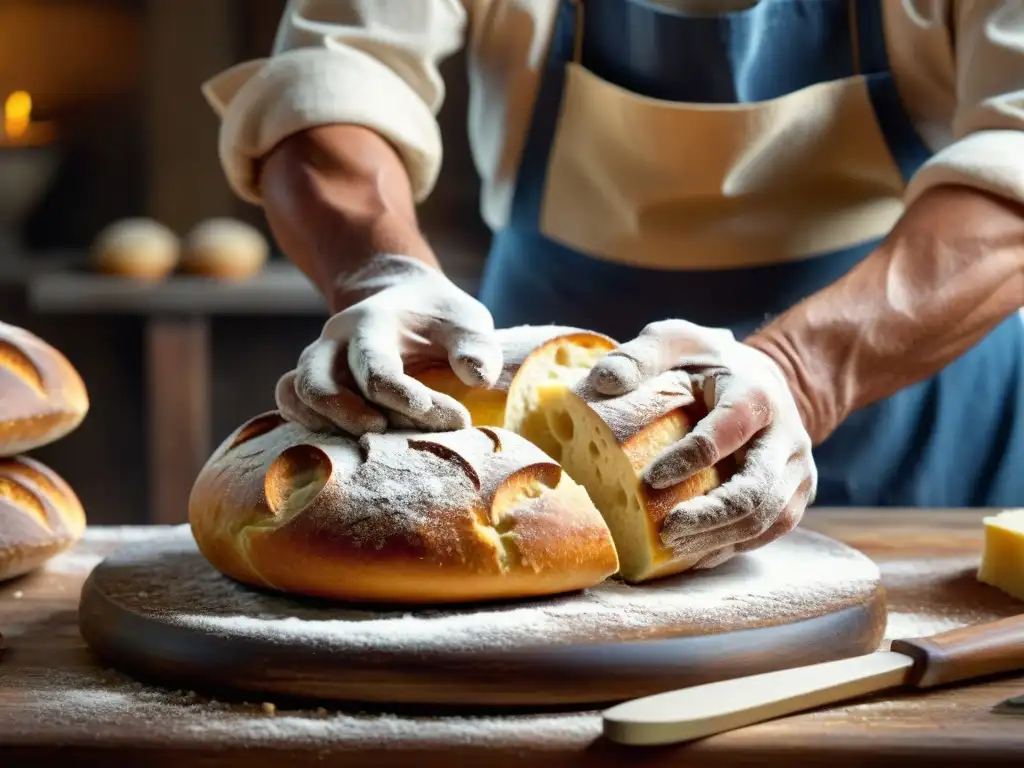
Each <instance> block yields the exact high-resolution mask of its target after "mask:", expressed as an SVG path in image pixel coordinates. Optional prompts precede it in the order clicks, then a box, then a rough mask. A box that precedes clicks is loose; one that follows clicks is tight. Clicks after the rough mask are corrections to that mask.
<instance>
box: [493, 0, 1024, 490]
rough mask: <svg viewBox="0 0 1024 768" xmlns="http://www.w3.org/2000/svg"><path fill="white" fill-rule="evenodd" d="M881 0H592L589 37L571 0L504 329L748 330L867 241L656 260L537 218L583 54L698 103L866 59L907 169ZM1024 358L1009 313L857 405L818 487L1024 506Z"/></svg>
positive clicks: (530, 157) (820, 283)
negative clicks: (570, 235)
mask: <svg viewBox="0 0 1024 768" xmlns="http://www.w3.org/2000/svg"><path fill="white" fill-rule="evenodd" d="M881 2H882V0H761V1H760V2H759V3H758V4H757V5H755V6H753V7H752V8H750V9H749V10H744V11H739V12H733V13H726V14H722V15H716V16H697V15H688V14H685V13H681V12H677V11H674V10H668V9H665V8H663V7H657V6H654V5H652V4H650V3H647V2H645V0H591V1H590V2H588V3H587V4H586V9H585V10H586V13H585V17H584V18H583V24H582V26H583V32H584V34H583V36H582V50H580V49H578V48H577V45H578V43H579V42H580V40H579V38H578V37H577V32H578V30H577V8H576V5H575V4H574V3H572V2H569V0H562V2H561V5H560V7H559V9H558V16H557V20H556V23H555V28H554V32H553V36H552V39H551V42H550V47H549V53H548V59H547V62H546V66H545V69H544V72H543V79H542V82H541V87H540V91H539V94H538V98H537V102H536V107H535V113H534V116H533V122H532V125H531V127H530V131H529V134H528V136H527V139H526V144H525V147H524V152H523V159H522V161H521V165H520V168H519V171H518V176H517V184H516V189H515V193H514V198H513V202H512V208H511V214H510V219H509V223H508V225H507V226H506V227H505V228H503V229H501V230H500V231H498V232H496V233H495V236H494V240H493V245H492V250H491V254H490V258H489V260H488V264H487V268H486V270H485V275H484V280H483V284H482V286H481V293H480V298H481V300H482V301H483V303H484V304H485V305H486V306H487V307H488V308H489V309H490V310H491V312H492V313H493V315H494V319H495V322H496V324H497V325H498V327H509V326H513V325H518V324H545V323H557V324H563V325H574V326H578V327H586V328H591V329H593V330H597V331H601V332H604V333H606V334H608V335H610V336H612V337H613V338H616V339H618V340H620V341H625V340H628V339H631V338H633V337H634V336H635V335H636V334H637V333H638V332H639V331H640V330H641V329H642V328H643V327H644V326H645V325H646V324H648V323H650V322H653V321H657V320H663V319H666V318H673V317H680V318H684V319H687V320H690V321H692V322H695V323H699V324H702V325H707V326H716V327H726V328H730V329H731V330H732V331H733V332H734V333H735V334H736V336H737V337H738V338H743V337H745V336H746V335H748V334H749V333H751V332H752V331H753V330H755V329H756V328H757V327H758V326H760V325H762V324H763V323H764V322H765V320H766V319H767V318H770V317H771V316H773V315H776V314H779V313H781V312H783V311H785V310H786V309H788V308H789V307H790V306H792V305H793V304H795V303H796V302H798V301H800V300H801V299H803V298H804V297H806V296H808V295H810V294H812V293H814V292H816V291H818V290H820V289H821V288H824V287H825V286H827V285H829V284H830V283H832V282H834V281H835V280H836V279H838V278H839V277H841V276H842V275H844V274H845V273H846V272H847V271H848V270H849V269H850V268H851V267H853V266H854V265H855V264H857V262H859V261H860V260H861V259H863V258H864V257H865V256H867V255H868V254H869V253H870V252H871V251H872V250H873V249H874V248H875V246H876V245H877V240H874V239H873V240H872V241H870V242H863V243H860V244H858V245H856V246H854V247H849V248H844V249H842V250H839V251H835V252H831V253H823V254H817V255H815V256H814V257H813V258H805V259H802V260H799V261H795V262H787V263H782V264H773V265H769V266H757V267H742V268H730V269H710V270H709V269H699V270H693V269H686V270H664V269H649V268H642V267H635V266H629V265H624V264H619V263H614V262H612V261H609V260H606V259H599V258H594V257H591V256H589V255H587V254H584V253H580V252H578V251H576V250H573V249H572V248H569V247H566V246H564V245H562V244H560V243H558V242H555V241H554V240H552V239H550V238H548V237H546V236H545V235H544V234H542V232H541V228H540V226H539V219H540V216H541V206H542V199H543V196H544V190H545V184H546V181H547V178H546V177H547V172H548V162H549V157H550V154H551V147H552V141H553V138H554V136H555V133H556V128H557V124H558V120H559V112H560V108H561V105H562V99H563V85H564V83H565V78H566V67H567V65H568V64H569V62H571V61H573V60H575V59H574V57H577V56H578V57H579V59H578V60H579V61H580V63H581V64H582V66H583V67H585V68H586V69H587V70H589V71H590V72H592V73H594V74H595V75H597V76H599V77H600V78H603V79H604V80H606V81H608V82H610V83H612V84H614V85H615V86H618V87H621V88H625V89H627V90H629V91H631V92H633V93H635V94H638V95H640V96H648V97H652V98H657V99H663V100H668V101H677V102H691V103H700V104H737V103H747V102H757V101H763V100H767V99H773V98H777V97H779V96H783V95H786V94H790V93H793V92H794V91H796V90H798V89H802V88H806V87H808V86H812V85H814V84H816V83H824V82H827V81H830V80H835V79H839V78H847V77H850V76H852V75H855V74H859V73H860V72H863V73H866V74H865V80H866V86H867V89H868V93H869V98H870V102H871V111H873V112H874V118H875V120H876V121H877V124H878V127H879V129H880V131H881V133H882V135H883V136H884V138H885V143H886V144H887V146H888V149H889V151H890V153H891V155H892V159H893V160H894V161H895V163H896V165H897V166H898V168H899V171H900V173H901V174H902V175H903V177H904V179H909V178H910V176H911V175H912V174H913V173H914V172H915V171H916V170H917V169H918V168H919V167H920V166H921V164H922V163H924V162H925V161H926V160H927V158H928V157H929V151H928V150H927V148H926V147H925V146H924V145H923V143H922V142H921V140H920V139H919V137H918V135H917V133H916V132H915V130H914V128H913V125H912V123H911V121H910V119H909V118H908V117H907V115H906V114H905V113H904V111H903V109H902V106H901V103H900V98H899V94H898V92H897V90H896V86H895V83H894V79H893V76H892V73H891V72H890V70H889V64H888V57H887V53H886V49H885V42H884V40H885V38H884V30H883V26H882V10H881ZM851 3H852V5H851ZM851 10H853V11H854V12H853V13H852V14H851ZM854 62H856V65H857V69H856V70H855V69H854V66H855V65H854ZM1022 361H1024V325H1022V323H1021V320H1020V319H1019V318H1018V317H1016V316H1014V317H1012V318H1010V319H1009V320H1007V321H1006V322H1004V323H1002V324H1001V325H1000V326H999V327H998V328H996V329H995V330H994V331H993V332H992V333H991V334H989V335H988V336H987V337H986V338H985V339H983V340H982V341H981V342H980V343H979V344H978V345H977V346H975V347H974V348H973V349H971V350H969V351H968V352H967V353H966V354H964V355H963V356H962V357H961V358H959V359H958V360H956V361H955V362H954V363H952V364H951V365H949V366H948V367H947V368H945V369H944V370H942V371H941V372H940V373H939V374H938V375H936V376H935V377H933V378H932V379H929V380H927V381H924V382H922V383H919V384H917V385H914V386H911V387H908V388H907V389H904V390H903V391H901V392H899V393H897V394H896V395H894V396H893V397H890V398H888V399H887V400H884V401H881V402H879V403H876V404H874V405H871V406H869V407H867V408H864V409H861V410H859V411H857V412H855V413H854V414H852V415H851V416H850V417H849V418H848V419H847V420H846V421H845V422H844V423H843V424H842V425H841V426H840V427H839V428H838V429H837V431H836V432H835V433H834V434H833V435H832V436H831V437H830V438H829V439H828V440H826V441H825V442H824V443H823V444H822V445H820V446H819V447H818V448H817V449H816V450H815V453H814V455H815V459H816V462H817V465H818V468H819V473H820V475H819V492H818V497H817V503H818V504H820V505H827V506H908V507H915V506H921V507H968V506H970V507H975V506H1020V505H1024V473H1022V472H1021V469H1022V468H1024V377H1022V375H1021V374H1022V371H1021V366H1022Z"/></svg>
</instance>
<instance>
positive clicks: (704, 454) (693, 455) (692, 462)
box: [644, 383, 772, 489]
mask: <svg viewBox="0 0 1024 768" xmlns="http://www.w3.org/2000/svg"><path fill="white" fill-rule="evenodd" d="M719 386H721V384H720V385H719ZM731 390H736V391H731ZM771 416H772V409H771V403H770V402H769V401H768V397H767V395H765V393H764V392H762V391H760V390H756V389H748V390H743V389H740V388H739V387H735V386H732V387H730V385H729V384H728V383H726V384H725V386H724V391H723V392H722V395H721V399H720V400H719V401H718V403H717V404H716V405H715V406H714V407H713V408H712V409H711V412H710V413H708V415H707V416H705V417H704V418H703V419H701V420H700V421H699V422H698V423H697V425H696V426H695V427H694V428H693V430H692V431H691V432H690V434H688V435H686V436H685V437H684V438H683V439H682V440H680V441H679V442H677V443H676V444H674V445H672V446H669V447H668V448H667V449H665V451H663V452H662V453H661V454H660V455H659V456H658V457H657V458H656V459H655V460H654V461H653V462H651V464H650V465H649V466H648V467H647V469H646V470H645V471H644V480H645V481H646V482H647V484H648V485H650V486H651V487H652V488H658V489H661V488H669V487H670V486H673V485H676V484H678V483H681V482H683V481H684V480H686V479H688V478H690V477H692V476H693V475H695V474H696V473H697V472H700V471H701V470H704V469H708V468H710V467H713V466H714V465H715V464H717V463H718V462H720V461H721V460H722V459H724V458H726V457H728V456H732V455H733V454H734V453H736V451H738V450H739V449H740V448H743V447H744V446H746V445H747V444H748V443H749V442H750V441H751V440H753V439H754V438H755V437H756V436H757V435H758V433H760V432H761V431H762V430H763V429H764V428H765V427H767V426H768V425H769V424H770V423H771Z"/></svg>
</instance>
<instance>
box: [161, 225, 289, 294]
mask: <svg viewBox="0 0 1024 768" xmlns="http://www.w3.org/2000/svg"><path fill="white" fill-rule="evenodd" d="M269 255H270V246H269V244H268V243H267V240H266V238H265V237H264V236H263V235H262V234H261V233H260V232H259V230H257V229H256V228H255V227H251V226H249V225H248V224H246V223H245V222H242V221H236V220H235V219H226V218H218V219H209V220H208V221H204V222H202V223H201V224H199V225H197V226H196V227H195V228H194V229H193V230H192V231H191V232H189V233H188V234H187V235H186V236H185V239H184V242H183V243H182V254H181V270H182V272H185V273H187V274H191V275H203V276H205V277H214V278H218V279H221V280H245V279H247V278H250V277H253V276H254V275H256V274H259V272H260V271H261V270H262V269H263V267H264V265H265V264H266V263H267V259H268V258H269Z"/></svg>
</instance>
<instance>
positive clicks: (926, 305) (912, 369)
mask: <svg viewBox="0 0 1024 768" xmlns="http://www.w3.org/2000/svg"><path fill="white" fill-rule="evenodd" d="M1022 306H1024V209H1022V208H1021V207H1020V206H1019V205H1016V204H1013V203H1010V202H1007V201H1005V200H1001V199H998V198H995V197H991V196H988V195H985V194H982V193H979V192H977V191H975V190H972V189H968V188H966V187H940V188H936V189H934V190H932V191H931V192H929V193H927V194H925V195H924V196H922V197H921V198H919V199H918V200H917V201H916V202H915V203H914V204H913V205H912V206H911V207H910V209H909V210H908V211H907V212H906V214H905V215H904V217H903V219H902V220H901V221H900V223H899V224H898V225H897V227H896V228H895V230H894V231H893V232H892V234H891V235H890V236H889V237H888V238H887V239H886V241H885V242H884V243H883V244H882V245H881V246H880V247H879V248H878V249H877V250H876V251H875V252H874V253H873V254H871V255H870V256H869V257H868V258H866V259H865V260H864V261H863V262H862V263H861V264H859V265H858V266H857V267H855V268H854V269H853V270H851V271H850V272H849V273H848V274H847V275H846V276H844V277H843V278H841V279H840V280H838V281H837V282H836V283H834V284H833V285H831V286H829V287H828V288H826V289H824V290H822V291H820V292H818V293H816V294H814V295H813V296H810V297H809V298H808V299H806V300H805V301H803V302H801V303H800V304H798V305H796V306H795V307H793V308H792V309H790V310H789V311H788V312H786V313H784V314H783V315H781V316H779V317H778V318H776V319H775V320H774V321H773V322H771V323H770V324H769V325H767V326H766V327H765V328H763V329H762V330H760V331H758V332H757V333H756V334H754V335H753V336H751V337H750V338H749V339H747V340H746V341H747V343H748V344H750V345H752V346H754V347H756V348H758V349H760V350H761V351H762V352H764V353H766V354H767V355H769V356H770V357H771V358H772V359H774V360H775V361H776V362H777V363H778V364H779V366H780V367H781V368H782V370H783V373H784V374H785V375H786V378H787V379H788V381H789V383H790V387H791V389H792V390H793V393H794V396H795V398H796V400H797V403H798V406H799V408H800V411H801V415H802V418H803V420H804V425H805V427H806V428H807V430H808V432H810V434H811V437H812V439H813V440H814V442H815V443H816V444H817V443H820V442H821V441H823V440H824V439H825V438H826V437H828V435H829V434H831V432H832V431H833V430H835V428H836V427H837V426H838V425H839V424H840V423H842V421H843V420H844V419H845V418H846V417H847V416H848V415H849V414H850V413H851V412H853V411H855V410H857V409H858V408H862V407H864V406H867V405H870V404H871V403H873V402H876V401H878V400H881V399H883V398H885V397H888V396H889V395H892V394H894V393H896V392H898V391H899V390H901V389H903V388H905V387H907V386H910V385H912V384H914V383H916V382H919V381H922V380H924V379H926V378H927V377H929V376H930V375H932V374H934V373H936V372H938V371H939V370H941V369H942V368H943V367H945V366H946V365H948V364H949V363H950V362H952V361H953V360H955V359H956V358H957V357H959V356H960V355H962V354H963V353H964V352H966V351H967V350H968V349H970V348H971V347H972V346H974V345H975V344H976V343H977V342H978V341H979V340H981V339H982V338H983V337H984V336H985V335H986V334H988V333H989V332H990V331H991V330H992V329H994V328H995V327H996V326H997V325H998V324H999V323H1000V322H1002V321H1003V320H1004V319H1006V318H1007V317H1008V316H1009V315H1011V314H1012V313H1013V312H1015V311H1017V310H1018V309H1020V307H1022Z"/></svg>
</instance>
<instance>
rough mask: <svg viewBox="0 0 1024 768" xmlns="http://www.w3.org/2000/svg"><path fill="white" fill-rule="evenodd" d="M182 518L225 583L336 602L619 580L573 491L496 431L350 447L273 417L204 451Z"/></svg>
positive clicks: (370, 439)
mask: <svg viewBox="0 0 1024 768" xmlns="http://www.w3.org/2000/svg"><path fill="white" fill-rule="evenodd" d="M189 520H190V523H191V526H192V531H193V534H194V536H195V539H196V542H197V544H198V546H199V548H200V550H201V551H202V553H203V554H204V556H205V557H206V558H207V559H208V560H209V561H210V563H211V564H213V565H214V567H216V568H218V569H219V570H221V571H222V572H223V573H225V574H227V575H229V576H232V577H234V578H235V579H238V580H239V581H242V582H245V583H248V584H251V585H255V586H260V587H269V588H272V589H276V590H281V591H286V592H294V593H299V594H304V595H312V596H318V597H325V598H333V599H340V600H347V601H367V602H382V603H392V604H424V603H457V602H466V601H469V602H473V601H481V600H493V599H502V598H520V597H528V596H537V595H549V594H556V593H560V592H567V591H573V590H578V589H582V588H585V587H589V586H592V585H594V584H597V583H600V582H601V581H603V580H604V579H605V578H607V577H608V576H609V575H611V574H613V573H614V572H615V571H616V570H617V567H618V562H617V557H616V553H615V548H614V545H613V543H612V539H611V536H610V534H609V531H608V528H607V526H606V525H605V523H604V521H603V520H602V518H601V515H600V514H599V512H598V511H597V510H596V509H595V508H594V506H593V504H592V503H591V502H590V499H589V498H588V496H587V494H586V492H585V491H584V490H583V489H582V488H580V487H579V486H578V485H577V484H576V483H574V482H573V481H572V479H571V478H569V477H568V475H566V474H565V473H564V472H562V470H561V469H560V468H559V466H558V465H557V464H555V463H554V462H553V461H551V459H550V458H548V457H547V456H545V455H544V454H543V453H542V452H541V451H540V450H538V449H537V448H536V447H534V446H533V445H531V444H530V443H528V442H527V441H526V440H524V439H523V438H521V437H519V436H517V435H515V434H512V433H510V432H507V431H505V430H503V429H500V428H472V429H465V430H459V431H456V432H446V433H440V434H417V433H389V434H385V435H368V436H366V437H364V438H362V439H361V440H359V441H356V440H353V439H349V438H347V437H342V436H328V435H323V434H313V433H311V432H309V431H307V430H306V429H305V428H303V427H301V426H299V425H297V424H293V423H289V422H286V421H285V420H284V419H283V418H282V417H281V416H280V415H279V414H278V413H277V412H270V413H267V414H264V415H262V416H259V417H257V418H255V419H253V420H251V421H249V422H248V423H246V424H244V425H243V426H241V427H239V428H238V429H237V430H235V432H234V433H232V434H231V435H230V436H229V437H228V438H227V439H226V440H225V441H224V442H223V443H222V444H221V445H220V446H219V447H218V448H217V450H216V451H215V452H214V454H213V455H212V456H211V458H210V460H209V461H208V462H207V464H206V466H205V467H204V468H203V469H202V471H201V472H200V474H199V476H198V478H197V480H196V483H195V486H194V488H193V491H192V495H191V499H190V503H189Z"/></svg>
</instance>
